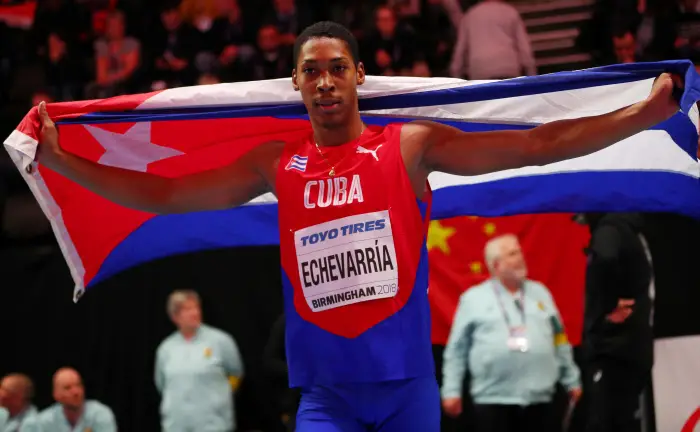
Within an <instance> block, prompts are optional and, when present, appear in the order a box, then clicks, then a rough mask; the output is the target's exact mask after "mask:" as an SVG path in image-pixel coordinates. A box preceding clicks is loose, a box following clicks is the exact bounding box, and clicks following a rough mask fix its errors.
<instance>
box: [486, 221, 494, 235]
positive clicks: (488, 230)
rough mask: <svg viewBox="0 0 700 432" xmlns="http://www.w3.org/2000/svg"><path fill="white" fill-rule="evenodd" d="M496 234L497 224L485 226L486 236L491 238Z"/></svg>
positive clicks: (489, 223)
mask: <svg viewBox="0 0 700 432" xmlns="http://www.w3.org/2000/svg"><path fill="white" fill-rule="evenodd" d="M495 232H496V225H495V224H493V223H491V222H488V223H486V224H484V234H486V235H487V236H489V237H490V236H492V235H494V233H495Z"/></svg>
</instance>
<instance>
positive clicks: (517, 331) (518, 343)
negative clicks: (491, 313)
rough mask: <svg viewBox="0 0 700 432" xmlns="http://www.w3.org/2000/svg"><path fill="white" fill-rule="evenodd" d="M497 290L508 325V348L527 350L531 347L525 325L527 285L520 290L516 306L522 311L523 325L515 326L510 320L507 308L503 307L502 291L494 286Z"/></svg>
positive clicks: (520, 350)
mask: <svg viewBox="0 0 700 432" xmlns="http://www.w3.org/2000/svg"><path fill="white" fill-rule="evenodd" d="M494 291H495V292H496V297H497V298H498V306H499V307H500V309H501V313H502V314H503V319H504V320H505V321H506V326H507V327H508V340H507V341H506V343H507V345H508V349H509V350H511V351H518V352H523V353H524V352H527V351H528V349H529V344H528V340H527V333H526V327H525V287H524V286H523V287H522V288H521V290H520V299H519V300H517V299H516V300H515V307H516V308H517V309H518V311H520V314H521V316H522V325H521V326H514V325H513V324H512V323H511V322H510V318H509V317H508V314H507V313H506V308H505V307H503V300H502V299H501V293H500V292H499V290H498V288H497V287H494Z"/></svg>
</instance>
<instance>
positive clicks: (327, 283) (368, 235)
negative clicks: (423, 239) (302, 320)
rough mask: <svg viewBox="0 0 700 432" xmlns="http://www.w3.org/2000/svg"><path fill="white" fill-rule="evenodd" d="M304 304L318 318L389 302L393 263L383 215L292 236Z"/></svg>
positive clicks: (395, 279) (391, 241) (388, 223)
mask: <svg viewBox="0 0 700 432" xmlns="http://www.w3.org/2000/svg"><path fill="white" fill-rule="evenodd" d="M294 243H295V247H296V254H297V262H298V264H299V279H300V282H301V288H302V290H303V291H304V298H306V303H307V304H308V305H309V307H310V308H311V310H312V311H314V312H318V311H323V310H327V309H333V308H337V307H340V306H345V305H349V304H353V303H359V302H363V301H368V300H376V299H382V298H388V297H394V296H395V295H396V293H397V292H398V289H399V276H398V275H399V273H398V265H397V264H398V263H397V262H396V249H395V248H394V236H393V233H392V231H391V220H390V219H389V212H388V211H386V210H385V211H380V212H374V213H365V214H361V215H355V216H349V217H345V218H342V219H336V220H333V221H330V222H324V223H322V224H318V225H315V226H312V227H308V228H304V229H301V230H299V231H296V232H295V233H294Z"/></svg>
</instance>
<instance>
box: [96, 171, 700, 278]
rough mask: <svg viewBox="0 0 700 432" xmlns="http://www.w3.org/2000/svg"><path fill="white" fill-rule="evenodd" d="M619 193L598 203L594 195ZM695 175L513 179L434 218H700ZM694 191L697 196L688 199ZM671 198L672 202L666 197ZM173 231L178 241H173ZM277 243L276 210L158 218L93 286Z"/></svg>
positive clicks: (484, 186)
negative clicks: (130, 273) (143, 269)
mask: <svg viewBox="0 0 700 432" xmlns="http://www.w3.org/2000/svg"><path fill="white" fill-rule="evenodd" d="M611 185H617V191H612V192H610V193H606V194H605V197H604V198H598V199H596V197H595V193H591V191H595V190H600V189H604V190H610V189H611ZM698 186H699V185H698V181H697V180H696V179H694V178H692V177H688V176H683V175H679V174H672V173H667V172H637V171H633V172H620V171H615V172H577V173H559V174H549V175H537V176H530V177H517V178H510V179H504V180H497V181H492V182H488V183H481V184H478V185H468V186H452V187H447V188H442V189H438V190H436V191H435V194H434V199H433V208H432V219H444V218H449V217H454V216H464V215H474V216H506V215H512V214H520V213H550V212H561V211H563V209H565V211H567V212H583V211H606V212H616V211H620V212H625V211H639V210H640V209H639V203H640V202H644V203H646V204H645V208H644V211H647V212H672V213H680V214H686V215H693V216H695V217H700V189H699V188H698ZM689 191H696V192H697V193H696V194H689V193H688V192H689ZM669 197H673V199H671V198H669ZM173 233H177V235H173ZM278 244H279V229H278V226H277V204H256V205H247V206H242V207H238V208H235V209H231V210H223V211H214V212H199V213H188V214H179V215H165V216H156V217H154V218H153V219H150V220H149V221H147V222H146V223H144V224H143V225H142V226H141V227H139V228H138V229H137V230H136V231H134V232H133V233H132V234H131V235H130V236H129V237H127V238H126V239H125V240H124V241H123V242H122V243H120V244H119V245H118V246H117V247H116V248H115V249H114V250H113V251H112V252H111V254H110V255H109V256H108V257H107V259H106V260H105V261H104V262H103V264H102V267H101V268H100V271H99V272H98V274H97V275H96V276H95V278H94V279H93V280H92V281H91V282H90V284H89V286H93V285H95V284H97V283H99V282H100V281H103V280H105V279H107V278H109V277H110V276H112V275H115V274H117V273H119V272H121V271H123V270H126V269H128V268H130V267H133V266H136V265H139V264H143V263H145V262H148V261H151V260H154V259H158V258H164V257H166V256H170V255H176V254H182V253H189V252H197V251H203V250H211V249H219V248H229V247H241V246H273V245H278Z"/></svg>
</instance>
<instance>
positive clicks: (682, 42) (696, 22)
mask: <svg viewBox="0 0 700 432" xmlns="http://www.w3.org/2000/svg"><path fill="white" fill-rule="evenodd" d="M678 3H679V9H680V14H679V16H678V20H677V39H676V43H675V46H676V49H677V50H678V54H679V56H680V57H682V58H692V57H695V56H696V55H697V53H698V52H700V7H699V6H698V2H697V1H695V0H678Z"/></svg>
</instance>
